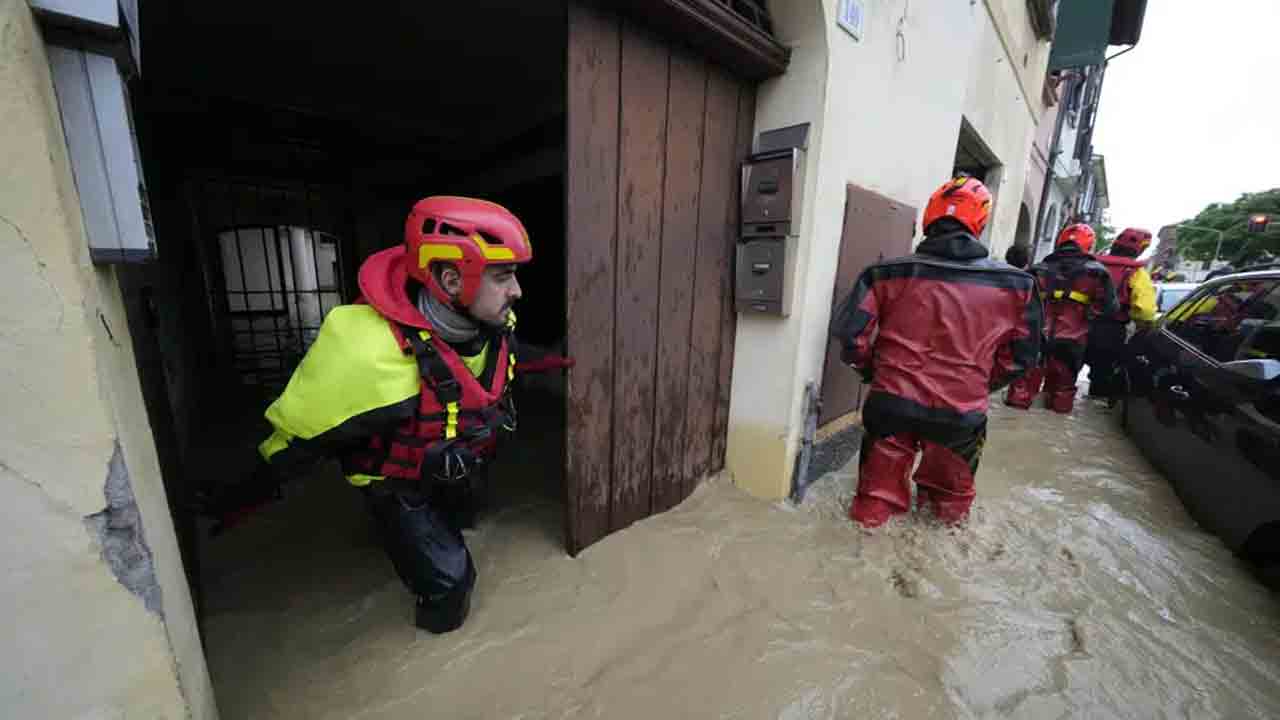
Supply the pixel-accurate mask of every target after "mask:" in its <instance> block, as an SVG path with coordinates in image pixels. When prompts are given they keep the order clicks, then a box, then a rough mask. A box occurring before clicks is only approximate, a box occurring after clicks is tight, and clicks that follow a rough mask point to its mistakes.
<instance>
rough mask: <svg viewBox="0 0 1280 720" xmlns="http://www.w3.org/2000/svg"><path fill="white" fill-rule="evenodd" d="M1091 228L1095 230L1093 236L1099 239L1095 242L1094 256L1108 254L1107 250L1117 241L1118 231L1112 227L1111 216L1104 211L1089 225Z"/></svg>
mask: <svg viewBox="0 0 1280 720" xmlns="http://www.w3.org/2000/svg"><path fill="white" fill-rule="evenodd" d="M1089 227H1092V228H1093V234H1094V235H1095V236H1097V239H1095V240H1094V241H1093V254H1094V255H1102V254H1104V253H1106V252H1107V248H1109V247H1111V243H1112V242H1114V241H1115V239H1116V229H1115V228H1114V227H1112V226H1111V215H1110V213H1108V212H1107V211H1106V210H1103V211H1102V212H1101V213H1100V214H1099V217H1098V219H1097V220H1094V221H1093V222H1091V223H1089Z"/></svg>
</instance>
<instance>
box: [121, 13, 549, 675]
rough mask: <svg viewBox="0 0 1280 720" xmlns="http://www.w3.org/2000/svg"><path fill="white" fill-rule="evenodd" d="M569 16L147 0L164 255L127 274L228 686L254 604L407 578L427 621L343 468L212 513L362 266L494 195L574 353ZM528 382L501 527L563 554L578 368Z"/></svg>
mask: <svg viewBox="0 0 1280 720" xmlns="http://www.w3.org/2000/svg"><path fill="white" fill-rule="evenodd" d="M565 12H566V10H565V7H564V4H563V3H557V2H544V3H526V4H518V5H514V6H513V5H511V4H509V3H500V2H497V1H496V0H473V1H472V2H468V3H386V4H383V5H382V6H380V7H379V8H378V10H377V11H376V12H374V11H372V10H370V11H368V12H361V13H352V12H350V8H348V7H346V6H343V5H326V4H323V3H320V4H316V3H304V2H300V1H298V0H286V1H284V2H275V3H265V4H264V3H256V2H249V1H248V0H226V1H224V2H218V3H201V2H194V1H191V2H175V3H148V4H146V5H144V8H143V17H142V25H143V29H142V33H141V34H142V36H143V37H145V38H147V47H146V50H145V53H146V54H145V60H143V63H144V65H143V68H142V70H143V71H142V74H141V77H140V78H139V79H137V80H136V81H135V84H134V86H133V87H132V88H131V92H132V97H133V104H134V111H135V118H134V120H135V125H136V129H137V132H138V138H139V144H140V147H141V150H142V156H143V158H144V160H143V162H144V170H145V174H146V178H147V184H148V189H149V202H150V212H151V218H152V221H153V223H154V225H155V229H156V237H157V245H158V250H159V261H158V262H156V263H153V264H149V265H140V266H132V267H128V268H125V269H124V270H122V278H121V283H122V287H123V288H124V292H125V295H126V303H127V306H128V308H129V312H130V322H131V331H132V335H133V338H134V345H135V355H136V356H137V360H138V367H139V373H140V376H141V379H142V384H143V387H144V395H145V397H146V400H147V406H148V412H149V414H150V417H151V424H152V427H153V431H154V434H155V438H156V443H157V447H158V450H159V452H160V457H161V462H162V467H163V470H164V477H165V483H166V490H167V493H168V496H169V501H170V506H171V509H172V511H173V515H174V521H175V526H176V528H177V530H178V533H179V536H180V539H181V545H182V550H183V556H184V558H183V559H184V563H185V565H186V568H187V571H188V575H189V579H190V581H191V584H192V588H193V591H194V592H193V596H194V597H195V598H196V601H197V606H198V607H197V612H198V614H199V617H200V618H201V622H202V629H203V631H204V639H205V643H206V648H207V650H208V651H209V653H210V660H211V667H214V668H215V673H214V680H215V683H216V682H217V672H216V667H217V665H218V660H217V659H216V658H214V657H213V655H214V653H215V650H216V645H217V643H216V642H214V641H213V640H212V639H211V637H210V632H211V630H210V629H211V628H213V627H217V628H220V630H218V632H234V627H235V620H234V618H235V617H236V616H237V615H238V614H240V613H243V612H246V611H262V612H289V611H291V610H292V609H296V608H298V607H304V606H306V607H316V608H329V609H331V610H332V609H334V608H342V607H346V606H347V605H348V604H349V603H351V602H358V600H359V598H360V597H362V594H363V593H365V592H367V591H368V590H369V589H371V588H387V592H388V593H389V594H388V597H392V598H396V602H401V600H402V602H401V605H402V607H400V606H397V610H398V611H403V612H391V613H389V615H390V616H389V617H387V618H385V619H384V622H387V623H392V624H395V625H397V626H399V625H405V626H407V625H408V623H409V620H410V618H411V613H412V609H411V598H409V596H408V593H406V592H403V591H400V590H398V582H399V581H398V580H397V579H396V577H395V574H394V571H393V569H392V566H391V564H390V562H389V561H387V560H386V559H385V557H384V556H383V554H382V552H381V549H380V547H379V546H378V544H377V541H376V539H375V538H376V536H375V531H374V528H373V527H372V526H371V524H370V523H369V522H368V520H367V519H366V517H365V514H364V513H365V511H364V509H363V505H362V503H361V498H360V496H359V494H358V493H357V492H356V491H355V490H353V489H351V488H349V487H347V486H346V485H345V483H344V482H343V480H342V478H341V476H340V473H339V471H338V468H337V466H336V464H330V465H326V466H323V467H320V468H316V469H315V470H314V472H313V473H312V475H313V476H312V477H307V478H296V479H293V480H292V481H291V482H290V483H289V485H288V486H287V487H286V499H285V500H284V501H283V502H278V503H274V504H272V505H270V506H268V507H266V508H265V509H263V510H262V511H261V512H259V513H258V514H257V515H255V516H253V517H252V518H250V520H249V521H248V522H246V523H245V524H243V525H242V526H239V527H236V528H233V529H231V530H229V531H227V532H225V533H222V534H221V535H219V536H217V537H214V538H211V537H210V530H211V528H210V524H209V521H207V520H205V519H203V518H200V517H198V516H197V514H196V513H195V512H194V507H195V505H196V504H197V502H198V498H199V496H200V494H201V493H202V492H208V491H210V490H211V489H212V488H214V487H216V486H217V485H219V484H221V483H225V482H229V481H234V480H236V479H239V478H243V477H245V476H246V475H247V474H248V473H251V472H252V470H253V466H254V464H255V462H256V461H257V457H256V445H257V443H258V442H260V441H261V440H262V439H263V438H265V437H266V435H267V433H268V432H269V429H268V426H267V424H266V422H265V421H264V420H263V419H262V413H263V411H264V409H265V408H266V406H267V405H268V404H269V403H270V402H271V400H273V399H274V397H275V396H276V395H277V394H278V393H279V391H280V390H281V389H282V387H283V384H284V383H285V382H286V381H287V379H288V375H289V373H290V371H291V370H292V368H293V367H294V366H295V365H296V364H297V362H298V361H299V360H300V359H301V356H302V354H303V353H304V352H305V351H306V348H307V345H308V344H309V342H310V341H311V340H312V339H313V338H314V336H315V332H316V330H317V329H318V326H319V323H320V321H321V320H322V319H323V316H324V314H325V313H326V312H328V311H329V310H330V309H331V308H332V307H333V306H335V305H337V304H339V303H344V302H352V301H354V300H355V299H356V297H357V294H358V289H357V285H356V270H357V268H358V267H359V264H360V262H361V261H362V260H363V259H364V258H365V257H367V256H368V255H369V254H371V253H373V252H375V251H377V250H380V249H383V248H386V247H390V246H392V245H395V244H397V243H398V242H400V241H401V238H402V236H403V221H404V217H405V214H406V213H407V211H408V209H409V208H410V206H411V205H412V203H413V202H414V201H415V200H417V199H419V198H421V197H424V196H427V195H432V194H459V195H474V196H478V197H484V198H487V199H490V200H493V201H496V202H498V203H501V204H503V205H506V206H507V207H508V208H510V209H511V210H512V211H513V212H514V213H516V214H517V215H518V216H519V217H520V218H521V219H522V220H523V221H524V222H525V224H526V226H527V228H528V230H529V233H530V237H531V240H532V243H533V245H534V250H535V261H534V263H533V264H532V265H531V266H528V267H527V268H524V269H522V270H521V272H520V276H519V277H520V282H521V285H522V287H523V290H524V297H525V300H524V301H523V302H522V303H521V304H520V305H518V306H517V312H518V314H519V318H520V323H519V331H518V332H519V337H520V339H521V341H522V342H525V343H532V344H536V345H540V346H544V347H549V348H555V347H561V346H562V344H563V341H564V340H563V339H564V337H565V290H564V287H565V258H564V254H565V247H564V234H565V217H564V216H565V203H564V184H565V181H564V167H565V159H564V155H565V151H564V123H565V88H564V75H565V70H564V64H565ZM499 20H500V21H499ZM518 392H519V394H518V395H517V403H518V405H519V409H520V422H521V430H520V432H519V433H518V434H517V438H516V440H515V441H513V443H512V445H511V447H508V448H506V449H505V450H504V455H505V458H504V460H503V461H502V462H501V464H500V465H498V466H497V467H495V468H494V469H493V471H492V472H491V478H492V486H491V488H490V496H491V501H492V505H491V508H490V512H489V513H488V514H487V515H486V516H485V517H482V518H481V520H480V525H481V527H480V532H484V530H485V528H484V526H485V524H486V523H490V524H492V523H508V524H510V523H521V524H527V525H530V526H531V528H530V529H531V530H532V531H533V533H534V535H535V536H537V537H540V538H545V540H546V542H547V543H548V544H549V545H555V546H557V547H562V543H563V523H564V520H563V507H562V506H563V498H564V494H565V491H564V472H563V468H564V460H563V454H564V450H563V446H564V426H565V421H564V400H563V394H564V390H563V382H562V381H560V380H559V379H557V378H555V377H539V378H537V379H535V380H534V381H533V382H530V383H528V384H526V385H525V386H522V387H521V388H520V389H519V391H518ZM517 470H518V472H517ZM513 509H518V510H519V511H518V512H513V511H512V510H513ZM393 589H395V590H396V591H398V592H393ZM320 617H325V615H324V613H323V612H320V613H318V614H306V613H301V614H298V615H296V616H294V617H292V618H291V619H290V622H306V621H307V619H308V618H312V619H314V618H320ZM228 628H230V629H228ZM303 633H304V634H305V631H303Z"/></svg>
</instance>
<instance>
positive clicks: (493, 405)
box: [343, 324, 515, 484]
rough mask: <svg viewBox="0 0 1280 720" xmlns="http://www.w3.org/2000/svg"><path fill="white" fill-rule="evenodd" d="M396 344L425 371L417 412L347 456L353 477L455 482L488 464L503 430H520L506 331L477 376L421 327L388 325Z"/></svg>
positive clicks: (347, 467)
mask: <svg viewBox="0 0 1280 720" xmlns="http://www.w3.org/2000/svg"><path fill="white" fill-rule="evenodd" d="M390 327H391V331H392V333H393V334H394V335H395V336H396V341H397V343H399V345H400V347H401V349H402V350H403V351H404V352H405V353H406V354H412V355H413V357H414V358H415V359H416V361H417V364H418V370H419V375H420V376H421V379H422V383H421V391H420V392H419V394H418V407H417V411H416V413H415V414H414V415H413V416H412V417H410V418H408V419H406V420H404V421H403V422H401V423H400V424H399V425H397V426H396V427H395V428H394V429H393V430H392V431H391V432H389V433H386V434H383V435H375V436H373V437H372V438H370V440H369V442H368V444H367V446H366V447H364V448H363V449H361V450H358V451H355V452H351V453H349V454H347V455H346V456H345V457H344V458H343V468H344V470H345V472H346V474H347V476H348V478H351V479H352V481H353V482H355V483H357V484H362V483H359V482H358V479H359V478H368V479H370V480H372V479H376V478H378V477H385V478H394V479H400V480H424V481H431V480H433V479H434V480H439V481H445V482H451V481H454V480H457V479H459V478H461V477H462V476H465V475H466V474H467V473H468V472H470V470H471V469H472V468H473V467H474V466H475V465H476V464H481V463H485V462H487V461H489V460H490V459H492V457H493V456H494V454H495V452H496V450H497V440H498V435H499V434H500V433H502V432H509V431H513V430H514V429H515V405H514V403H513V402H512V399H511V394H510V389H509V382H510V381H511V379H512V378H513V376H514V374H515V357H514V355H513V354H512V352H511V341H510V337H509V336H510V332H509V329H508V330H506V331H503V332H502V333H499V334H498V335H497V336H496V338H495V340H494V341H491V344H492V343H493V342H496V344H497V347H496V348H487V349H486V350H487V352H486V355H487V357H486V362H485V368H484V370H483V372H481V373H480V374H479V376H478V377H477V376H476V375H474V374H472V372H471V370H470V369H468V367H467V366H466V364H465V363H464V362H463V360H462V358H461V357H459V355H458V353H457V351H456V350H454V349H453V348H452V347H451V346H449V345H448V344H447V343H445V342H444V341H442V340H441V339H440V338H439V336H437V335H433V334H432V333H431V332H430V331H428V330H424V329H421V328H413V327H407V326H397V325H395V324H391V325H390Z"/></svg>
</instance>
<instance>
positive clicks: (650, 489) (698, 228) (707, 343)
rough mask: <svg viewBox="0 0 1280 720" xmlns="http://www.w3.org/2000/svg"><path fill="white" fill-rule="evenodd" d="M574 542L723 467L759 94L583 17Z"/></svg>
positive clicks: (570, 480) (614, 19)
mask: <svg viewBox="0 0 1280 720" xmlns="http://www.w3.org/2000/svg"><path fill="white" fill-rule="evenodd" d="M568 57H569V63H568V77H567V81H568V95H569V106H568V113H569V118H568V142H567V147H568V164H567V167H568V179H567V183H566V187H567V192H568V198H567V211H568V236H567V245H568V247H567V252H566V258H567V268H566V270H567V277H568V289H567V296H568V303H567V305H568V308H567V309H568V345H569V352H570V353H571V354H572V355H573V356H574V358H575V359H576V361H577V365H576V366H575V367H574V368H573V369H572V370H571V371H570V373H569V385H568V399H567V403H568V408H567V410H568V413H567V415H568V428H567V431H568V433H567V434H568V438H567V452H566V457H567V468H566V477H567V485H568V492H567V494H568V502H569V506H568V521H567V525H568V527H567V533H568V538H569V541H568V545H569V550H570V552H575V553H576V552H577V551H579V550H581V549H582V548H584V547H586V546H587V545H590V544H591V543H593V542H595V541H596V540H598V539H600V538H601V537H603V536H604V535H606V534H607V533H609V532H613V531H615V530H619V529H621V528H623V527H626V526H627V525H629V524H631V523H632V522H635V521H636V520H639V519H641V518H644V517H646V516H648V515H649V514H651V513H653V512H661V511H662V510H665V509H668V508H670V507H672V506H673V505H675V504H676V503H678V502H679V501H680V500H682V499H683V498H684V497H686V496H687V495H688V494H689V493H690V492H692V490H693V488H694V487H695V486H696V484H697V482H698V480H699V479H701V478H702V477H703V476H704V475H706V474H707V473H708V472H712V471H715V470H718V469H719V468H721V467H723V464H724V443H725V441H724V435H725V432H726V428H727V425H728V400H729V386H728V383H729V379H730V377H731V372H732V362H733V334H734V332H735V331H736V321H737V316H736V314H734V312H733V309H732V302H731V299H732V298H731V292H732V286H731V281H732V268H733V263H732V259H733V255H732V252H733V243H734V231H735V229H736V224H737V186H738V168H739V163H740V161H741V159H742V157H743V156H745V154H746V148H747V147H748V146H749V141H750V137H751V132H752V127H751V122H752V116H753V113H752V109H753V106H754V98H755V89H754V85H752V84H751V83H749V82H745V81H743V80H740V79H738V78H736V77H734V76H733V75H731V74H730V73H729V72H727V71H726V70H724V69H723V68H720V67H717V66H715V65H712V64H710V63H708V62H707V61H706V60H704V59H703V58H700V57H697V56H696V55H694V54H692V52H691V51H688V50H685V49H684V47H683V45H681V44H680V43H679V42H675V41H671V40H669V39H664V38H661V37H659V36H657V35H656V34H653V33H652V32H651V31H649V30H647V29H645V28H643V27H641V26H639V25H635V24H632V23H631V21H629V20H626V19H620V17H619V16H618V15H616V14H613V13H612V12H611V11H609V10H608V9H602V8H601V7H599V6H597V5H590V4H586V3H577V2H575V3H571V4H570V6H569V53H568Z"/></svg>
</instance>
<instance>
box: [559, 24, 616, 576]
mask: <svg viewBox="0 0 1280 720" xmlns="http://www.w3.org/2000/svg"><path fill="white" fill-rule="evenodd" d="M568 21H569V62H568V78H567V81H568V83H569V96H568V136H569V143H568V149H567V154H568V158H567V160H568V177H567V178H566V193H567V198H566V202H567V205H566V210H567V218H568V227H567V236H566V238H565V242H566V251H565V255H566V262H567V263H568V268H567V271H568V275H567V276H568V278H569V282H568V285H567V288H566V292H567V298H566V308H565V312H566V313H567V315H568V328H567V335H568V345H569V349H570V352H571V353H573V355H574V359H575V363H576V364H575V366H574V368H573V370H572V372H570V373H569V380H568V393H567V396H568V397H567V403H568V408H567V412H566V415H565V418H566V421H565V422H566V434H567V436H568V442H567V448H566V450H567V452H566V453H565V464H566V467H565V473H566V478H567V482H566V485H567V490H568V507H567V510H568V512H567V513H566V517H567V523H568V528H567V531H568V533H567V534H568V545H569V552H571V553H577V552H578V551H579V550H581V549H582V548H584V547H586V546H587V545H589V544H590V543H592V542H595V541H596V540H597V539H599V538H601V537H604V535H605V534H607V533H608V532H609V504H610V481H611V480H612V477H613V458H612V456H611V448H612V442H613V422H612V420H613V372H614V368H613V343H612V338H613V298H614V262H615V258H616V254H615V252H614V243H615V241H616V239H617V222H618V213H617V199H618V98H619V80H620V78H619V74H618V69H619V62H618V61H619V52H618V51H619V48H620V47H621V45H620V27H619V23H618V21H617V18H615V17H614V16H612V15H611V14H608V13H604V12H601V11H600V10H597V9H595V8H592V7H589V6H585V5H580V4H578V3H571V4H570V6H569V19H568Z"/></svg>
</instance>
